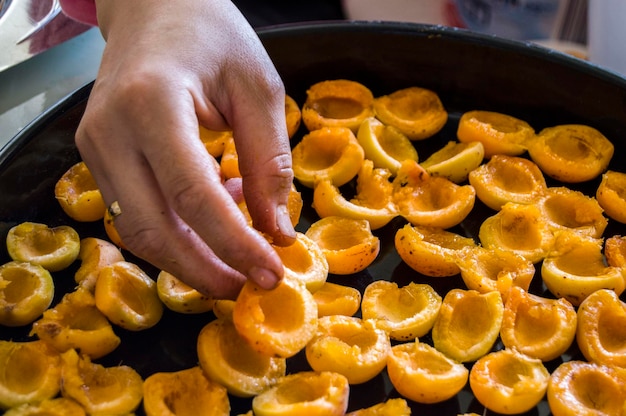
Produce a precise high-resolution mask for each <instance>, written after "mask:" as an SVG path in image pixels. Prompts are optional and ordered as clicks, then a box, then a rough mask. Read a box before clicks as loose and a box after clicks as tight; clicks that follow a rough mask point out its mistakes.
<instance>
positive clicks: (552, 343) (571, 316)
mask: <svg viewBox="0 0 626 416" xmlns="http://www.w3.org/2000/svg"><path fill="white" fill-rule="evenodd" d="M576 323H577V316H576V310H575V309H574V306H573V305H572V304H571V303H570V302H568V301H567V300H566V299H564V298H560V299H550V298H545V297H541V296H538V295H534V294H532V293H529V292H527V291H526V290H524V289H522V288H519V287H513V288H511V291H510V292H509V296H508V298H507V300H506V302H505V304H504V313H503V316H502V326H501V328H500V338H501V340H502V343H503V344H504V346H505V347H506V348H509V349H515V350H517V351H519V352H521V353H524V354H526V355H527V356H529V357H534V358H539V359H540V360H542V361H550V360H554V359H556V358H558V357H559V356H561V354H563V353H565V351H567V349H568V348H569V347H570V346H571V344H572V342H573V341H574V338H575V336H576Z"/></svg>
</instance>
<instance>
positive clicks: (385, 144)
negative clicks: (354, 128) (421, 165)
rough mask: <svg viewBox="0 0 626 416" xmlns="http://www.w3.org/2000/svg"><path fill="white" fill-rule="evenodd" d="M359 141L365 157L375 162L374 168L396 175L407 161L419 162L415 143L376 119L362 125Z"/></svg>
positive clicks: (366, 121) (372, 118)
mask: <svg viewBox="0 0 626 416" xmlns="http://www.w3.org/2000/svg"><path fill="white" fill-rule="evenodd" d="M357 140H358V141H359V144H360V145H361V147H363V150H364V151H365V157H366V158H367V159H369V160H371V161H373V162H374V167H376V168H385V169H389V171H390V172H391V173H392V174H395V173H396V172H397V171H398V169H400V165H401V164H402V162H403V161H404V160H406V159H411V160H415V161H417V160H418V155H417V150H415V147H414V146H413V143H411V141H410V140H409V138H408V137H406V136H405V135H404V134H402V132H400V131H399V130H398V129H397V128H395V127H393V126H386V125H384V124H383V123H381V122H380V121H379V120H377V119H376V118H374V117H370V118H368V119H366V120H365V121H363V123H361V126H360V127H359V131H358V133H357Z"/></svg>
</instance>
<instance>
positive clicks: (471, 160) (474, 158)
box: [421, 141, 485, 183]
mask: <svg viewBox="0 0 626 416" xmlns="http://www.w3.org/2000/svg"><path fill="white" fill-rule="evenodd" d="M484 157H485V148H484V146H483V144H482V143H481V142H479V141H475V142H468V143H461V142H455V141H449V142H448V143H447V144H446V145H445V146H444V147H442V148H441V149H439V150H437V151H436V152H435V153H433V154H432V155H430V156H429V157H428V159H426V160H425V161H423V162H422V163H421V165H422V167H423V168H424V169H426V171H427V172H428V173H430V174H431V175H434V176H443V177H444V178H447V179H449V180H451V181H452V182H454V183H461V182H465V181H466V180H467V178H468V176H469V174H470V173H471V172H473V171H474V170H475V169H477V168H478V167H479V166H480V164H481V163H483V159H484Z"/></svg>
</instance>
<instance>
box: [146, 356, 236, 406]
mask: <svg viewBox="0 0 626 416" xmlns="http://www.w3.org/2000/svg"><path fill="white" fill-rule="evenodd" d="M143 409H144V411H145V412H146V416H166V415H171V416H196V415H202V414H210V415H212V416H220V415H221V416H228V415H230V402H229V400H228V394H227V392H226V388H224V387H223V386H221V385H219V384H218V383H216V382H214V381H212V380H210V379H208V378H207V377H206V376H205V375H204V373H203V372H202V369H201V368H200V367H197V366H196V367H191V368H187V369H184V370H179V371H173V372H159V373H154V374H152V375H150V376H149V377H148V378H146V379H145V381H144V382H143Z"/></svg>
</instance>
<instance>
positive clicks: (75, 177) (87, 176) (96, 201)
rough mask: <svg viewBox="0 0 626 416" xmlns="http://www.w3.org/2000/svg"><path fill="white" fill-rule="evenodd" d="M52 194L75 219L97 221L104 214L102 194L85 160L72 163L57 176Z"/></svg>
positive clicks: (104, 207)
mask: <svg viewBox="0 0 626 416" xmlns="http://www.w3.org/2000/svg"><path fill="white" fill-rule="evenodd" d="M54 196H55V198H56V199H57V201H59V204H60V205H61V208H62V209H63V211H64V212H65V213H66V214H67V215H68V216H69V217H70V218H72V219H74V220H76V221H84V222H87V221H98V220H100V219H102V217H103V216H104V211H105V210H106V206H105V204H104V200H103V199H102V194H101V193H100V189H99V188H98V185H97V184H96V181H95V179H94V178H93V176H92V175H91V172H90V171H89V169H88V168H87V165H86V164H85V162H82V161H81V162H78V163H76V164H74V165H73V166H72V167H70V168H69V169H68V170H67V171H66V172H65V173H64V174H63V175H62V176H61V177H60V178H59V180H58V181H57V183H56V184H55V186H54Z"/></svg>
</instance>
